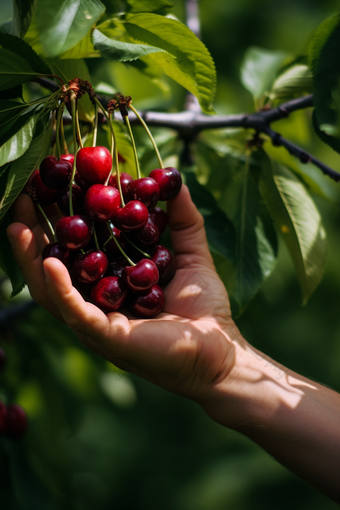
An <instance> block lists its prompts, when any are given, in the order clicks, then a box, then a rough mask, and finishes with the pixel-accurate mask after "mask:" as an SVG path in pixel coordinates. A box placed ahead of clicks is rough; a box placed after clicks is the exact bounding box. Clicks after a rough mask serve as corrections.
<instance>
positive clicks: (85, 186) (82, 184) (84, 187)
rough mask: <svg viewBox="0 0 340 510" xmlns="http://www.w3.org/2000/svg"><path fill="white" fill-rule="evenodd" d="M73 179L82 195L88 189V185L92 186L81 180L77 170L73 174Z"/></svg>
mask: <svg viewBox="0 0 340 510" xmlns="http://www.w3.org/2000/svg"><path fill="white" fill-rule="evenodd" d="M74 181H75V183H76V185H77V186H79V188H80V189H81V190H82V192H83V193H84V195H85V193H86V192H87V190H88V189H89V187H90V186H92V184H86V182H84V181H82V180H81V178H80V175H79V174H78V172H76V175H75V176H74Z"/></svg>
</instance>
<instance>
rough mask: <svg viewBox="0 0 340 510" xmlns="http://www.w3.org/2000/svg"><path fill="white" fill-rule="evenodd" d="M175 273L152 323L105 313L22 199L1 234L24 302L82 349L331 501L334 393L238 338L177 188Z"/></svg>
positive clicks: (336, 420) (338, 465) (337, 446)
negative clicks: (41, 310) (45, 254)
mask: <svg viewBox="0 0 340 510" xmlns="http://www.w3.org/2000/svg"><path fill="white" fill-rule="evenodd" d="M168 213H169V221H170V227H171V230H172V243H173V248H174V251H175V261H176V266H177V272H176V275H175V277H174V279H173V280H172V281H171V282H170V283H169V284H168V285H167V287H166V289H165V298H166V306H165V309H164V312H163V313H161V314H160V315H159V316H157V317H155V318H154V319H152V320H141V319H134V318H131V317H130V318H128V317H126V316H125V315H122V314H120V313H110V314H108V315H105V314H104V313H102V312H101V311H100V310H99V309H98V308H97V307H96V306H94V305H92V304H91V303H86V302H85V301H84V300H83V298H82V297H81V295H80V294H79V293H78V292H77V290H76V289H75V288H74V287H72V284H71V280H70V277H69V275H68V272H67V270H66V269H65V267H64V266H63V264H62V263H61V262H60V261H58V260H57V259H51V258H50V259H46V260H45V261H44V263H43V261H42V258H41V251H42V248H43V246H44V244H45V243H46V242H47V241H46V237H45V236H44V232H43V230H42V228H41V226H40V225H39V223H38V222H37V218H36V215H35V211H34V207H33V204H32V202H31V201H30V199H29V198H28V197H26V196H21V197H20V198H19V199H18V201H17V203H16V205H15V210H14V216H15V217H14V219H15V221H16V222H15V223H13V224H12V225H11V226H10V227H9V228H8V235H9V238H10V239H11V242H12V244H13V253H14V256H15V258H16V260H17V262H18V264H19V265H20V267H21V269H22V271H23V274H24V276H25V278H26V281H27V283H28V285H29V287H30V291H31V294H32V296H33V298H34V299H35V300H36V301H37V302H38V303H40V304H41V305H42V306H45V308H47V309H48V310H49V311H50V312H51V313H52V314H53V315H55V316H56V317H58V318H59V319H61V320H64V321H65V322H66V324H67V325H68V326H69V327H71V328H72V329H73V330H74V331H75V332H76V333H77V335H78V337H79V339H80V340H81V341H82V342H83V343H84V344H85V345H86V346H87V347H88V348H90V349H92V350H94V351H96V352H98V353H99V354H101V355H102V356H103V357H105V358H106V359H108V360H110V361H111V362H112V363H114V364H116V365H117V366H119V367H121V368H122V369H125V370H129V371H131V372H133V373H135V374H137V375H139V376H141V377H144V378H146V379H148V380H149V381H151V382H154V383H155V384H158V385H159V386H162V387H163V388H166V389H167V390H169V391H172V392H175V393H178V394H181V395H184V396H186V397H188V398H191V399H193V400H195V401H197V402H198V403H199V404H200V405H201V406H202V408H203V409H204V410H205V411H206V412H207V413H208V414H209V416H211V418H213V419H214V420H216V421H217V422H219V423H221V424H223V425H225V426H227V427H230V428H233V429H235V430H238V431H240V432H242V433H244V434H245V435H247V436H248V437H250V438H251V439H253V440H254V441H255V442H257V443H258V444H259V445H260V446H262V447H263V448H264V449H266V450H267V451H268V452H269V453H270V454H271V455H273V456H274V457H276V458H277V459H278V460H279V461H280V462H281V463H282V464H284V465H285V466H287V467H288V468H289V469H291V470H292V471H293V472H295V473H296V474H298V475H299V476H300V477H301V478H303V479H305V480H306V481H307V482H309V483H310V484H312V485H314V486H315V487H316V488H318V489H319V490H320V491H322V492H324V493H325V494H326V495H328V496H330V497H332V498H333V499H334V500H335V501H337V502H340V484H339V480H338V478H339V476H338V473H339V471H340V396H339V395H338V394H337V393H335V392H333V391H332V390H329V389H327V388H324V387H323V386H321V385H318V384H316V383H313V382H312V381H309V380H307V379H305V378H303V377H301V376H299V375H298V374H294V373H293V372H291V371H289V370H287V369H286V368H284V367H282V366H280V365H278V364H276V363H275V362H274V361H271V360H269V358H266V357H265V356H264V355H263V354H261V353H259V352H258V351H256V350H255V349H253V348H252V347H251V346H250V345H249V344H248V343H247V342H246V341H245V340H244V338H242V336H241V334H240V332H239V331H238V329H237V327H236V325H235V323H234V322H233V320H232V318H231V314H230V307H229V300H228V295H227V293H226V290H225V288H224V286H223V284H222V282H221V281H220V279H219V277H218V275H217V274H216V271H215V268H214V265H213V261H212V258H211V256H210V253H209V249H208V246H207V242H206V237H205V232H204V227H203V220H202V217H201V215H200V214H199V213H198V211H197V209H196V208H195V206H194V204H193V203H192V201H191V199H190V195H189V193H188V190H187V189H186V188H185V187H183V188H182V190H181V192H180V193H179V195H177V197H175V198H174V199H173V200H171V201H169V203H168Z"/></svg>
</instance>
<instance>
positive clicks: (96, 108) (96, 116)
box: [92, 103, 98, 147]
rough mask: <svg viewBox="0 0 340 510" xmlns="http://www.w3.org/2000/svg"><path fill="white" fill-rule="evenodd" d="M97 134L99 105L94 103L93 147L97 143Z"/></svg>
mask: <svg viewBox="0 0 340 510" xmlns="http://www.w3.org/2000/svg"><path fill="white" fill-rule="evenodd" d="M97 135H98V105H97V103H95V104H94V128H93V143H92V147H95V146H96V145H97Z"/></svg>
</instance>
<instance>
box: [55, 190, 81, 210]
mask: <svg viewBox="0 0 340 510" xmlns="http://www.w3.org/2000/svg"><path fill="white" fill-rule="evenodd" d="M69 196H70V188H66V189H63V190H62V191H59V195H58V200H57V204H58V207H59V209H60V210H61V212H62V213H63V214H64V215H65V216H69V215H70V201H69ZM72 204H73V212H74V214H79V213H81V212H82V211H83V208H84V194H83V192H82V190H81V189H80V188H79V186H77V185H76V184H72Z"/></svg>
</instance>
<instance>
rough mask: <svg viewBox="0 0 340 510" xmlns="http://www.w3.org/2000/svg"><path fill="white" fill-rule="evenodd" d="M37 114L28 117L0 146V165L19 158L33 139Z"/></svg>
mask: <svg viewBox="0 0 340 510" xmlns="http://www.w3.org/2000/svg"><path fill="white" fill-rule="evenodd" d="M37 122H38V116H37V115H34V116H32V117H30V118H29V119H28V120H27V122H26V123H25V124H24V125H23V126H22V127H21V128H20V129H19V130H18V131H17V132H16V133H15V134H14V135H13V136H12V137H11V138H10V139H9V140H8V141H7V142H5V143H4V144H3V145H2V146H1V147H0V166H2V165H5V164H6V163H9V162H10V161H14V160H15V159H18V158H20V157H21V156H22V155H23V154H24V153H25V152H26V151H27V149H28V147H29V146H30V143H31V141H32V139H33V136H34V133H35V128H36V125H37Z"/></svg>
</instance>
